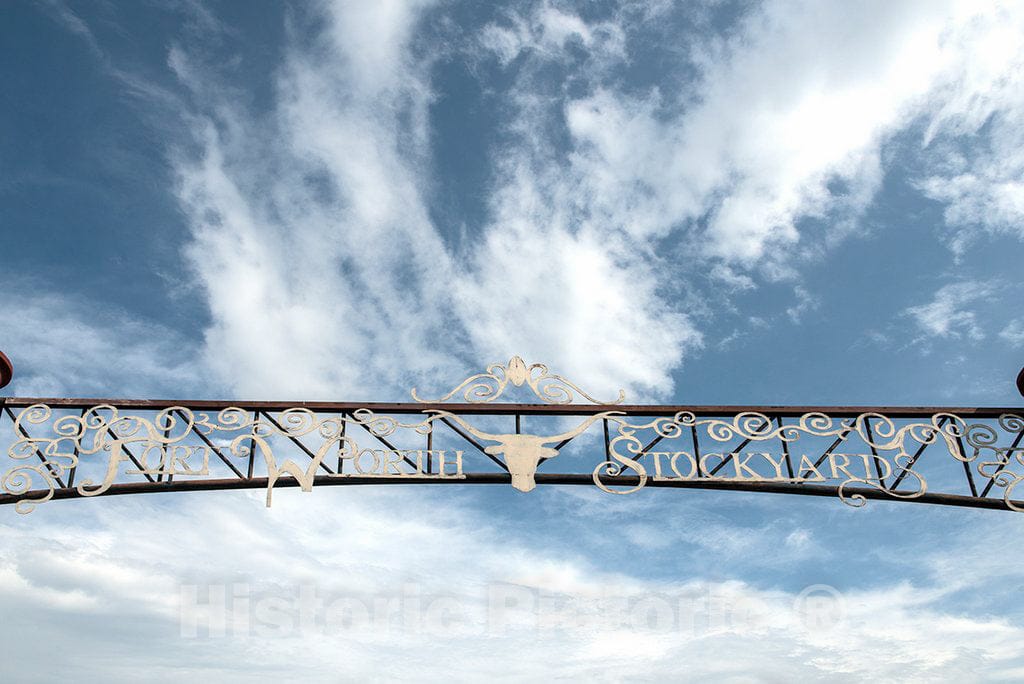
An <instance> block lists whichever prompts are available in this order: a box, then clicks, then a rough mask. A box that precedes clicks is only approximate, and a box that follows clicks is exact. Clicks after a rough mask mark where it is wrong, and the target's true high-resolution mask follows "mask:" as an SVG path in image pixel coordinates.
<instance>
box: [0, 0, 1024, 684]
mask: <svg viewBox="0 0 1024 684" xmlns="http://www.w3.org/2000/svg"><path fill="white" fill-rule="evenodd" d="M0 17H2V21H0V72H2V74H3V78H4V91H5V98H4V102H5V104H4V106H2V107H0V130H2V131H3V134H2V135H0V168H2V169H3V176H2V178H3V180H2V182H0V231H2V234H0V239H2V243H3V249H2V250H0V274H2V279H3V280H2V282H3V286H4V287H3V289H4V297H3V298H2V301H0V349H3V350H4V351H5V352H6V353H7V354H8V355H9V356H10V357H11V358H12V360H13V361H14V363H15V366H16V380H15V382H14V383H13V385H12V386H11V387H10V388H8V390H5V391H9V392H10V393H11V394H13V395H18V396H133V397H168V396H175V397H192V398H214V397H225V398H242V399H263V398H279V399H291V398H296V399H297V398H303V399H337V400H362V399H366V400H398V399H404V398H406V397H407V392H408V389H409V388H410V387H412V386H420V387H424V386H431V387H441V386H448V385H450V384H451V382H452V381H453V380H457V379H461V378H462V377H464V376H465V375H467V374H468V373H470V372H473V371H475V370H476V369H478V368H480V367H482V366H484V365H485V364H486V363H490V362H494V361H504V360H506V359H508V358H509V357H510V356H511V355H513V354H520V355H522V356H523V357H524V358H526V360H527V361H528V362H531V361H541V362H545V363H547V364H549V365H550V366H551V367H552V368H554V369H557V370H559V371H560V372H563V373H564V374H565V375H567V376H569V377H571V378H575V379H579V381H580V382H581V384H584V385H585V386H587V387H592V388H594V392H595V393H602V394H608V393H609V391H614V390H615V389H618V388H619V387H624V388H625V389H626V391H627V392H628V394H629V395H630V397H631V399H633V400H636V401H646V402H664V403H707V404H720V403H721V404H748V403H749V404H758V403H766V404H787V403H788V404H814V403H821V404H879V405H899V404H911V405H934V404H942V405H961V406H963V405H966V406H971V405H975V406H984V405H998V406H1013V405H1019V402H1020V401H1021V399H1020V397H1019V396H1018V395H1017V394H1016V391H1015V389H1014V387H1013V378H1014V377H1015V375H1016V373H1017V371H1018V370H1019V369H1020V366H1021V364H1022V361H1024V353H1022V351H1024V313H1022V311H1021V309H1020V306H1019V304H1018V303H1019V302H1020V301H1021V296H1022V290H1024V282H1022V279H1021V276H1020V273H1021V270H1020V264H1021V263H1022V261H1024V260H1022V257H1024V248H1022V242H1021V241H1022V239H1024V152H1022V150H1024V50H1022V48H1021V45H1022V44H1024V41H1022V40H1021V37H1022V33H1024V7H1022V6H1021V4H1020V3H1015V2H953V1H949V2H945V1H941V2H940V1H934V0H929V1H927V2H925V1H922V2H911V1H908V2H900V3H891V2H879V3H870V2H869V3H860V4H857V5H856V6H854V5H851V4H849V3H838V2H836V3H803V2H784V1H781V0H769V1H766V2H760V3H758V2H714V1H706V2H695V3H685V4H682V3H679V4H676V3H669V2H650V3H639V2H637V3H633V2H621V3H613V2H607V3H606V2H584V3H576V4H573V3H558V2H550V1H549V2H539V3H537V2H522V3H513V4H507V5H499V4H494V5H492V4H489V3H472V2H462V3H459V2H426V1H424V2H408V3H402V2H391V1H388V2H377V3H345V2H319V3H310V4H300V3H296V4H294V5H278V4H276V3H269V2H262V3H208V4H206V3H199V2H192V1H187V0H181V1H179V2H166V3H155V2H140V3H113V2H95V3H70V2H68V3H64V2H60V1H58V0H52V1H49V2H27V1H22V2H13V3H9V4H7V5H5V6H4V7H3V8H2V9H0ZM355 489H357V488H353V490H351V491H344V492H339V491H325V492H314V493H313V494H299V493H297V492H282V493H281V494H280V495H279V500H278V499H277V498H275V507H274V508H273V509H272V510H270V511H264V510H262V509H261V508H260V505H261V503H260V495H259V494H258V493H256V494H253V495H249V494H245V493H216V494H195V495H187V496H186V495H177V496H172V497H170V498H167V499H160V498H159V497H150V498H145V499H144V500H143V499H141V498H140V499H136V500H128V499H121V500H118V499H110V500H108V501H103V502H102V505H100V504H99V503H97V502H90V501H84V502H62V503H59V504H54V505H52V506H46V507H44V508H45V509H46V510H45V511H44V510H42V509H40V510H39V511H37V512H35V513H33V514H32V515H31V516H28V517H22V516H17V515H16V514H15V513H14V511H13V510H5V511H3V512H2V513H0V514H2V520H0V530H2V534H3V536H4V539H5V542H6V543H5V545H4V546H5V551H4V552H3V554H2V556H0V563H2V564H0V572H3V573H4V575H5V578H6V579H5V581H4V583H3V584H4V586H5V587H6V589H5V590H4V598H3V601H4V603H6V604H7V605H8V606H9V608H8V610H6V611H5V614H8V615H17V618H16V619H14V620H8V621H5V624H4V625H3V627H2V628H0V629H2V634H3V640H4V641H5V643H8V644H14V645H17V646H18V649H23V650H18V651H17V652H16V655H15V656H14V657H13V658H11V657H9V658H8V661H9V662H10V663H12V667H14V668H16V672H17V673H19V674H20V675H21V676H24V677H26V678H27V677H29V675H30V674H31V673H33V672H36V670H35V669H34V667H35V665H34V663H35V662H36V658H38V657H41V655H40V653H41V652H40V651H38V650H36V649H38V648H39V646H38V645H36V646H33V645H31V644H30V643H29V641H28V640H27V638H26V635H27V634H29V633H32V634H36V635H38V636H37V640H38V642H40V643H42V644H53V643H61V644H66V645H68V650H67V651H66V653H64V652H62V653H61V654H59V655H57V656H55V657H56V658H58V659H62V658H66V659H67V660H66V661H64V662H66V663H68V664H71V663H74V664H75V666H76V667H85V669H84V670H82V671H81V672H82V673H83V676H87V677H92V678H104V679H108V680H109V679H132V678H133V674H134V673H137V672H139V671H141V668H144V667H147V666H148V665H147V660H146V658H145V657H144V654H145V653H147V652H150V653H151V652H152V651H153V650H155V649H157V648H160V649H162V650H163V652H164V653H166V654H167V655H166V656H164V658H165V659H164V660H161V661H160V663H159V664H158V665H157V666H156V668H157V669H156V671H155V672H156V675H157V676H159V677H163V678H166V679H177V678H180V676H181V675H182V674H194V675H199V676H204V675H205V676H209V675H211V674H213V673H216V674H217V676H223V677H226V678H246V677H251V676H256V675H258V674H260V673H262V674H264V675H266V674H267V673H273V672H275V669H274V668H276V667H278V666H280V665H281V664H282V663H284V662H286V661H287V662H291V663H292V666H293V667H296V668H299V669H300V670H302V671H303V673H304V674H306V675H309V676H311V677H313V678H318V677H319V678H331V677H333V676H334V675H338V676H342V677H348V678H359V677H364V676H367V675H371V674H378V675H380V676H383V677H395V676H401V675H403V674H406V675H408V674H411V673H415V674H417V675H419V676H423V677H427V678H441V677H443V676H444V674H445V668H446V667H448V666H449V665H450V664H449V663H445V662H438V661H437V659H436V657H432V656H431V654H432V653H435V654H436V652H437V649H438V648H440V647H443V649H444V650H445V651H450V652H451V653H453V654H457V655H458V657H459V658H461V662H463V663H464V665H463V666H460V667H464V671H462V672H461V674H462V677H463V678H466V679H472V678H474V676H480V675H488V676H492V675H498V674H501V673H503V672H504V673H510V674H511V675H512V676H514V677H517V678H530V677H531V676H538V675H539V674H540V673H542V672H544V669H543V668H544V667H545V666H547V667H554V664H553V663H554V662H555V660H558V661H559V663H560V664H558V666H557V667H558V669H557V672H558V673H560V674H563V675H565V676H570V675H577V676H585V675H591V676H594V674H595V673H599V672H603V673H604V675H605V676H607V677H608V678H610V679H620V678H624V677H630V676H635V677H637V678H643V674H644V673H645V672H647V673H650V674H651V676H655V675H661V676H669V675H671V676H673V677H674V678H685V677H687V676H689V677H695V678H696V677H709V678H716V679H720V680H730V681H739V680H743V681H749V680H750V679H751V678H752V679H760V678H765V679H792V678H795V677H798V676H799V677H809V678H835V677H842V676H847V677H850V678H854V677H856V678H858V679H861V678H863V677H864V676H866V675H872V674H873V675H877V676H902V677H906V678H914V677H917V678H925V679H935V678H955V677H956V675H958V674H960V673H962V674H964V676H970V677H982V678H986V679H988V678H991V679H1000V678H1002V679H1015V678H1020V676H1021V673H1022V672H1024V669H1022V668H1024V662H1022V661H1024V657H1022V656H1021V655H1020V649H1019V646H1018V644H1019V643H1020V637H1021V636H1022V631H1024V623H1022V615H1021V613H1020V609H1019V601H1017V600H1016V598H1015V595H1014V591H1013V589H1014V588H1015V587H1016V586H1019V584H1020V581H1021V579H1022V577H1021V574H1020V571H1019V570H1018V569H1017V568H1016V567H1015V565H1017V564H1018V563H1017V561H1018V560H1019V554H1018V553H1017V552H1016V550H1015V547H1014V545H1013V543H1012V541H1011V540H1013V539H1015V538H1016V536H1015V535H1019V534H1020V532H1021V531H1022V527H1021V525H1022V524H1021V523H1020V522H1018V519H1017V518H1016V517H1015V516H1012V515H1009V514H996V513H965V512H963V511H957V510H942V509H934V508H928V507H915V506H909V505H897V504H882V503H874V504H872V505H869V506H868V507H867V508H866V509H863V510H848V509H847V508H846V507H844V506H842V505H841V504H840V503H839V502H829V501H818V500H806V501H805V500H801V499H789V498H785V497H776V498H772V497H756V496H748V495H735V494H726V493H711V492H708V493H698V492H693V493H691V492H687V493H673V492H642V496H641V497H637V498H636V499H635V500H632V501H628V502H624V501H620V500H618V499H617V498H616V499H615V500H614V501H612V500H609V497H602V496H599V495H600V492H586V493H581V492H578V491H571V492H570V491H562V490H558V489H552V488H548V489H543V488H542V489H539V490H537V491H536V492H534V493H532V494H531V495H529V496H520V495H518V494H517V493H515V492H512V491H504V488H503V489H502V491H497V489H495V490H494V491H492V490H486V491H481V490H462V489H458V488H445V490H444V491H442V492H433V491H419V489H418V488H415V489H414V488H403V489H400V490H390V491H387V492H378V491H373V490H371V489H368V488H367V489H363V490H360V491H355ZM592 495H594V496H592ZM631 498H632V497H631ZM410 516H411V517H410ZM310 520H317V521H318V522H316V523H310V522H309V521H310ZM410 521H413V522H410ZM624 521H628V522H624ZM328 528H329V529H330V531H331V532H330V533H329V534H328V533H327V532H326V530H327V529H328ZM227 538H230V541H226V539H227ZM144 540H152V541H144ZM243 540H248V541H249V542H250V543H248V544H247V543H243ZM996 549H998V552H994V551H995V550H996ZM282 559H291V560H289V561H288V562H285V561H284V560H282ZM339 572H340V573H341V574H343V575H344V576H345V577H346V582H340V581H339V580H338V579H337V576H338V574H339ZM238 577H244V578H248V579H247V580H246V581H253V582H254V583H255V582H256V578H259V581H260V582H263V583H265V584H266V585H267V586H273V587H278V589H277V591H280V592H285V593H287V592H289V591H292V590H293V589H294V588H295V587H297V586H299V585H300V584H302V583H303V582H306V583H308V582H316V583H317V586H319V587H322V588H323V590H324V591H333V592H335V593H337V592H341V591H357V590H358V591H360V592H365V593H366V595H373V596H388V595H394V594H396V593H400V591H401V588H402V587H403V586H404V583H407V582H409V581H410V578H415V580H416V581H417V582H419V585H418V586H421V587H422V590H423V591H424V592H425V593H427V594H430V593H431V592H435V593H437V592H441V593H443V592H455V593H457V594H458V596H459V597H460V600H462V601H463V602H464V603H465V604H466V605H474V606H476V605H478V604H479V603H480V601H482V600H484V599H482V598H481V596H484V595H485V593H486V592H485V589H484V588H485V587H487V586H491V585H494V584H495V583H502V582H514V583H516V584H517V586H530V587H533V588H535V589H536V590H537V591H559V592H562V593H563V594H564V595H566V596H574V597H577V598H579V597H585V596H591V595H592V592H593V591H594V588H595V587H609V586H611V587H623V589H622V591H624V592H626V591H635V592H640V593H643V592H661V595H664V596H672V597H675V598H678V597H679V596H683V595H689V594H686V592H691V593H692V592H697V593H698V594H700V595H704V596H719V595H721V596H723V597H727V598H722V599H721V601H722V602H723V604H728V605H756V606H759V607H761V609H763V612H764V613H765V614H766V615H768V616H770V617H769V618H766V620H764V621H761V622H756V621H750V620H747V621H740V622H738V623H737V624H733V625H731V626H730V627H729V628H728V629H712V628H711V627H705V628H702V630H701V631H699V632H698V633H695V634H689V633H688V634H686V635H685V636H684V635H681V634H680V632H679V631H678V630H677V631H674V632H671V633H668V634H666V633H657V634H647V635H645V633H644V632H643V630H639V629H623V628H622V627H621V625H618V624H616V623H614V621H613V620H607V621H604V622H602V621H600V620H597V621H596V622H595V623H594V624H590V625H588V626H587V627H586V628H585V629H579V630H576V631H572V630H565V629H555V628H551V629H521V630H518V631H517V630H512V631H511V632H510V633H508V634H502V635H489V636H488V637H487V638H486V639H483V641H482V642H480V643H479V644H478V645H477V646H473V645H472V641H473V639H474V638H482V637H480V636H479V635H474V634H470V635H469V636H468V637H466V636H463V637H458V635H456V636H451V637H444V636H439V635H425V634H423V633H405V632H402V631H401V630H398V631H397V632H396V631H394V630H391V631H388V630H377V631H375V630H369V629H367V630H360V631H359V632H358V633H357V634H348V635H347V636H346V638H345V644H346V646H345V648H344V649H342V650H340V651H339V650H335V649H334V648H329V647H328V644H327V643H325V642H324V639H323V638H322V637H321V636H318V635H316V634H312V635H305V636H306V637H307V638H310V639H313V640H314V641H316V642H317V643H316V644H315V645H313V646H311V647H309V653H308V657H307V658H305V659H298V660H295V659H294V658H295V656H294V655H293V654H294V653H296V652H297V649H299V647H300V642H301V639H302V638H303V635H301V634H290V635H286V636H281V637H277V638H272V639H266V640H254V639H253V638H251V637H246V638H242V637H238V638H224V639H211V640H188V639H181V638H178V636H177V635H178V619H177V613H176V612H175V610H176V608H175V606H176V601H177V598H178V588H179V587H180V585H182V584H183V583H188V582H200V583H202V582H206V583H217V582H221V583H230V582H233V581H235V580H236V579H237V578H238ZM815 584H827V585H830V586H833V587H836V588H837V589H838V590H840V591H842V592H844V596H845V597H846V604H845V605H846V619H845V621H844V622H843V623H842V625H841V626H839V627H837V628H836V630H833V631H831V632H829V633H828V634H826V635H823V634H817V633H814V632H813V631H808V630H806V629H800V628H798V626H794V625H793V624H791V622H792V620H790V617H791V613H792V605H793V600H794V597H797V596H798V595H799V594H800V592H801V591H802V590H803V589H804V588H805V587H808V586H811V585H815ZM261 586H262V585H261ZM353 587H355V589H353ZM453 587H456V588H453ZM458 592H463V593H458ZM702 592H703V593H702ZM361 595H362V594H361ZM675 598H674V599H673V600H675ZM715 600H716V601H718V600H719V599H715ZM30 611H31V612H30ZM787 616H789V617H787ZM124 625H132V626H133V627H132V631H131V633H130V634H126V633H124V632H122V631H120V630H123V629H125V627H124ZM83 633H88V636H83ZM79 640H80V641H79ZM398 640H401V641H402V644H403V645H402V646H401V647H400V650H399V652H397V656H398V657H391V656H387V655H386V654H387V653H388V652H389V649H393V648H398V647H395V646H389V644H391V643H393V642H395V641H398ZM113 643H117V644H118V648H117V649H116V653H117V655H116V659H115V661H114V662H108V661H107V662H105V661H101V660H100V659H99V658H98V657H97V654H98V653H104V652H106V651H107V650H109V649H111V644H113ZM129 643H132V644H133V645H134V646H136V647H137V648H129V647H128V646H129ZM737 643H739V644H743V645H744V646H743V649H742V650H744V653H736V644H737ZM158 645H159V646H158ZM608 649H611V650H614V651H616V652H621V653H622V656H621V658H620V659H617V660H615V662H614V663H612V664H610V665H608V664H606V665H603V666H602V665H600V664H599V663H598V662H597V661H596V660H595V656H594V654H597V653H603V652H605V651H607V650H608ZM47 654H48V657H54V656H53V654H52V652H51V651H50V649H47ZM484 654H486V656H487V657H486V658H485V657H483V655H484ZM564 654H568V655H564ZM520 656H521V657H520ZM563 658H564V660H563ZM522 659H525V660H526V661H528V662H526V663H525V664H524V663H523V662H522ZM184 662H189V663H191V664H189V665H187V666H186V665H182V663H184ZM83 663H84V665H83ZM530 663H532V665H531V664H530ZM755 664H757V665H758V666H759V667H760V668H761V669H760V670H759V671H758V673H757V674H754V675H753V676H751V677H746V676H745V675H744V673H749V671H750V669H751V668H753V667H754V666H755ZM179 668H187V669H179ZM325 672H330V673H331V676H330V677H328V676H326V675H325V674H324V673H325ZM149 674H152V671H150V672H149Z"/></svg>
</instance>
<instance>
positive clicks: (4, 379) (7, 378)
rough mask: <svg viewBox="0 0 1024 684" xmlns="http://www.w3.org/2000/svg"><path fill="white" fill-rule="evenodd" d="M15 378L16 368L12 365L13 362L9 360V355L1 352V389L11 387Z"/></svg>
mask: <svg viewBox="0 0 1024 684" xmlns="http://www.w3.org/2000/svg"><path fill="white" fill-rule="evenodd" d="M13 377H14V366H13V365H12V364H11V360H10V359H9V358H7V354H4V353H3V352H2V351H0V387H6V386H7V385H9V384H10V383H11V379H12V378H13Z"/></svg>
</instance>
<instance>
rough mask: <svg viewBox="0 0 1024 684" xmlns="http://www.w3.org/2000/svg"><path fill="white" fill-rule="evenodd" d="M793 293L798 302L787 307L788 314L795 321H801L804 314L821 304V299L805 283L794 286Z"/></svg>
mask: <svg viewBox="0 0 1024 684" xmlns="http://www.w3.org/2000/svg"><path fill="white" fill-rule="evenodd" d="M793 294H794V295H796V304H794V305H793V306H791V307H789V308H788V309H786V315H787V316H789V320H791V321H793V322H794V323H799V322H800V320H801V319H802V318H803V316H804V314H806V313H807V312H808V311H813V310H814V309H817V308H818V307H819V306H820V305H821V300H820V299H819V298H818V297H817V296H815V295H813V294H811V293H810V292H809V291H808V290H807V288H805V287H804V286H803V285H797V286H796V287H794V288H793Z"/></svg>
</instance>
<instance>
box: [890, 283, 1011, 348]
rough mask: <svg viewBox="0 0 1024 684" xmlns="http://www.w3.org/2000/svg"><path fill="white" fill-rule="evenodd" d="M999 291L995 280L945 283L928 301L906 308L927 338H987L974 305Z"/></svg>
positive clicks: (907, 313)
mask: <svg viewBox="0 0 1024 684" xmlns="http://www.w3.org/2000/svg"><path fill="white" fill-rule="evenodd" d="M995 291H996V288H995V286H994V285H993V284H992V283H987V282H980V281H974V280H968V281H961V282H956V283H950V284H948V285H944V286H942V287H941V288H939V290H938V291H937V292H936V293H935V297H934V299H932V301H930V302H927V303H925V304H920V305H918V306H911V307H909V308H907V309H906V310H905V311H904V314H905V315H907V316H910V317H911V318H912V319H913V320H914V322H915V323H916V324H917V327H918V328H919V329H920V330H921V332H922V333H924V338H927V337H954V338H955V337H962V336H965V337H967V338H969V339H972V340H982V339H984V338H985V331H984V330H983V329H982V328H981V326H980V324H979V323H978V320H977V316H976V315H975V312H974V311H973V310H971V308H970V305H971V304H972V303H974V302H977V301H978V300H981V299H985V298H987V297H989V296H991V295H992V294H993V293H994V292H995Z"/></svg>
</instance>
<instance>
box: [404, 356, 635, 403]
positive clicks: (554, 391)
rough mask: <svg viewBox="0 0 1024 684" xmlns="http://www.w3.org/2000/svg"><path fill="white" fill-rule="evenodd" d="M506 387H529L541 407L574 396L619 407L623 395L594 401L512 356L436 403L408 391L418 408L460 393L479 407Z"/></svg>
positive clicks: (545, 369) (562, 380) (575, 387)
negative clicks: (419, 405)
mask: <svg viewBox="0 0 1024 684" xmlns="http://www.w3.org/2000/svg"><path fill="white" fill-rule="evenodd" d="M509 383H512V384H513V385H514V386H515V387H522V386H523V385H527V386H529V388H530V389H531V390H533V393H534V394H535V395H536V396H537V398H538V399H540V400H541V401H543V402H544V403H545V404H571V403H573V401H574V400H575V399H576V394H577V393H579V395H580V396H581V397H583V398H584V399H586V400H587V401H589V402H591V403H593V404H598V405H612V404H621V403H622V402H623V401H625V399H626V393H625V391H623V390H619V397H618V399H616V400H615V401H598V400H597V399H595V398H594V397H592V396H591V395H590V394H588V393H587V392H585V391H583V390H582V389H580V386H579V385H577V384H576V383H574V382H572V381H570V380H566V379H565V378H564V377H562V376H561V375H556V374H554V373H550V372H549V371H548V367H547V366H545V365H544V364H543V363H534V364H531V365H530V366H527V365H526V362H525V361H523V359H522V357H520V356H513V357H512V358H511V359H509V362H508V364H507V365H504V366H503V365H501V364H500V363H495V364H491V365H490V366H488V367H487V370H486V372H484V373H477V374H476V375H471V376H469V377H468V378H466V379H465V380H463V381H462V382H461V383H459V384H458V385H456V386H455V388H454V389H453V390H452V391H450V392H448V394H446V395H444V396H443V397H441V398H439V399H423V398H421V397H420V396H419V394H417V392H416V388H415V387H414V388H413V390H412V398H413V399H415V400H416V401H418V402H420V403H421V404H433V403H441V402H444V401H448V400H449V399H451V398H452V397H453V396H455V395H456V394H458V393H459V392H460V391H461V392H462V398H463V399H464V400H465V401H466V402H467V403H470V404H483V403H487V402H491V401H494V400H495V399H497V398H498V397H500V396H501V395H502V393H504V391H505V388H506V387H507V386H508V384H509Z"/></svg>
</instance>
